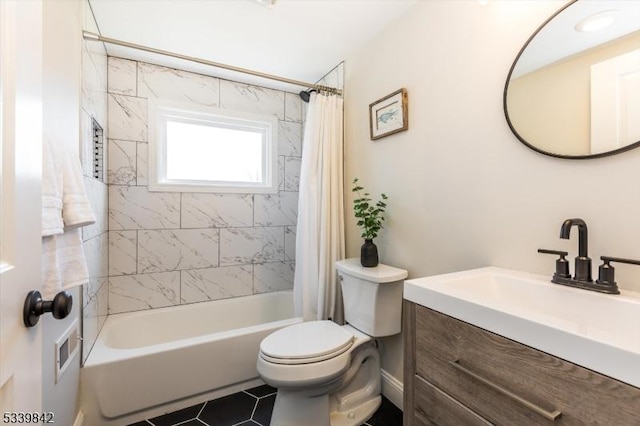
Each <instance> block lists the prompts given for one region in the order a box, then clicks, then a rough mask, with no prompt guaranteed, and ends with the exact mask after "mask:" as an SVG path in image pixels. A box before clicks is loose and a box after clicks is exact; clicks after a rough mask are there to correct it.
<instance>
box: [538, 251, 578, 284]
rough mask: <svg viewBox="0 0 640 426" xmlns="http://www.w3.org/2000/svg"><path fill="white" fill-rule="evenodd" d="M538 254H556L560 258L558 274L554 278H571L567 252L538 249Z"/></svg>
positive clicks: (557, 262)
mask: <svg viewBox="0 0 640 426" xmlns="http://www.w3.org/2000/svg"><path fill="white" fill-rule="evenodd" d="M538 253H543V254H555V255H556V256H559V258H558V259H556V272H555V273H554V274H553V278H554V279H555V278H571V274H570V273H569V261H568V260H567V259H565V258H564V257H565V256H566V255H568V254H569V253H567V252H566V251H561V250H549V249H538Z"/></svg>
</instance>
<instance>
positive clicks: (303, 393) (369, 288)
mask: <svg viewBox="0 0 640 426" xmlns="http://www.w3.org/2000/svg"><path fill="white" fill-rule="evenodd" d="M336 269H337V270H338V276H339V278H340V281H341V284H342V294H343V301H344V314H345V320H346V322H347V324H346V325H344V326H339V325H337V324H336V323H334V322H332V321H310V322H303V323H300V324H296V325H292V326H289V327H285V328H283V329H280V330H278V331H276V332H274V333H272V334H270V335H269V336H267V337H266V338H265V339H264V340H263V341H262V343H261V344H260V355H259V356H258V373H259V374H260V377H261V378H262V379H263V380H264V381H265V383H267V384H269V385H271V386H273V387H275V388H277V389H278V393H277V395H276V402H275V405H274V408H273V415H272V417H271V426H301V425H305V426H356V425H361V424H362V423H363V422H365V421H366V420H367V419H368V418H369V417H371V415H372V414H373V413H374V412H375V411H376V410H377V409H378V407H379V406H380V402H381V397H380V354H379V353H378V349H377V343H376V341H375V340H374V339H373V338H375V337H383V336H390V335H393V334H398V333H400V328H401V322H402V285H403V280H404V279H405V278H406V277H407V271H405V270H403V269H398V268H394V267H391V266H387V265H382V264H380V265H378V266H376V267H374V268H364V267H362V266H361V265H360V259H346V260H341V261H338V262H336Z"/></svg>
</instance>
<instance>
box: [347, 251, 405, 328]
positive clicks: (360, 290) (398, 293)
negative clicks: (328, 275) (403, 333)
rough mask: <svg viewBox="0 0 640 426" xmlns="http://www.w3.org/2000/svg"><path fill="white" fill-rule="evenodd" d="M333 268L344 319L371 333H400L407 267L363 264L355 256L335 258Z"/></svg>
mask: <svg viewBox="0 0 640 426" xmlns="http://www.w3.org/2000/svg"><path fill="white" fill-rule="evenodd" d="M336 269H337V270H338V277H339V278H340V284H341V286H342V299H343V302H344V316H345V320H346V321H347V323H349V324H351V325H352V326H353V327H355V328H357V329H358V330H360V331H362V332H363V333H366V334H368V335H369V336H372V337H382V336H391V335H393V334H398V333H400V329H401V325H402V287H403V283H404V279H405V278H406V277H407V271H405V270H404V269H398V268H394V267H393V266H388V265H383V264H379V265H378V266H376V267H373V268H365V267H363V266H362V265H361V264H360V259H359V258H352V259H345V260H339V261H338V262H336Z"/></svg>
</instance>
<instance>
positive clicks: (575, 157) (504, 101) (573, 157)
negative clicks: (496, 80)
mask: <svg viewBox="0 0 640 426" xmlns="http://www.w3.org/2000/svg"><path fill="white" fill-rule="evenodd" d="M577 2H578V0H573V1H571V2H570V3H567V4H566V5H564V6H563V7H562V8H560V9H559V10H558V11H557V12H556V13H554V14H553V15H551V16H550V17H549V18H548V19H547V20H546V21H544V22H543V23H542V25H540V26H539V27H538V29H537V30H536V31H535V32H534V33H533V34H532V35H531V37H529V38H528V39H527V41H526V43H525V44H524V46H522V49H520V52H518V55H517V56H516V58H515V60H514V61H513V64H512V65H511V68H510V69H509V74H508V75H507V81H506V83H505V85H504V92H503V94H502V108H503V110H504V116H505V118H506V119H507V124H508V125H509V128H510V129H511V131H512V132H513V134H514V135H515V136H516V137H517V138H518V140H520V142H522V143H523V144H524V145H526V146H527V147H529V148H531V149H532V150H534V151H536V152H539V153H540V154H543V155H547V156H550V157H555V158H564V159H567V160H588V159H592V158H602V157H609V156H612V155H615V154H619V153H621V152H625V151H630V150H632V149H634V148H637V147H638V146H640V141H638V142H634V143H632V144H629V145H627V146H624V147H622V148H618V149H615V150H613V151H607V152H601V153H599V154H589V155H564V154H557V153H554V152H548V151H544V150H542V149H540V148H538V147H536V146H534V145H532V144H531V143H529V142H527V140H526V139H525V138H523V137H522V136H521V135H520V134H519V133H518V131H517V130H516V129H515V127H514V126H513V123H511V120H510V118H509V111H508V109H507V92H508V90H509V82H510V81H511V75H512V74H513V70H514V68H515V67H516V64H517V63H518V59H520V56H522V54H523V53H524V51H525V50H526V49H527V46H529V44H530V43H531V40H533V39H534V38H535V36H537V35H538V33H539V32H540V31H542V29H543V28H544V27H545V26H546V25H547V24H548V23H549V22H550V21H551V20H553V19H554V18H555V17H556V16H558V15H559V14H560V13H562V12H563V11H564V10H565V9H566V8H568V7H569V6H572V5H574V4H575V3H577Z"/></svg>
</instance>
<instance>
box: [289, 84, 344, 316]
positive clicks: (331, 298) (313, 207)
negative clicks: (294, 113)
mask: <svg viewBox="0 0 640 426" xmlns="http://www.w3.org/2000/svg"><path fill="white" fill-rule="evenodd" d="M342 104H343V100H342V98H341V97H339V96H337V95H324V94H315V93H314V94H312V95H311V99H310V100H309V107H308V110H307V120H306V126H305V130H304V138H303V148H302V168H301V171H300V195H299V201H298V224H297V231H296V270H295V280H294V287H293V293H294V308H295V312H296V315H298V316H302V317H303V318H304V320H305V321H308V320H320V319H328V318H332V319H334V320H336V321H338V322H341V321H342V297H341V292H340V288H339V286H338V280H337V275H336V270H335V262H336V261H337V260H340V259H343V258H344V253H345V243H344V206H343V171H342V149H343V131H342V120H343V109H342Z"/></svg>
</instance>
